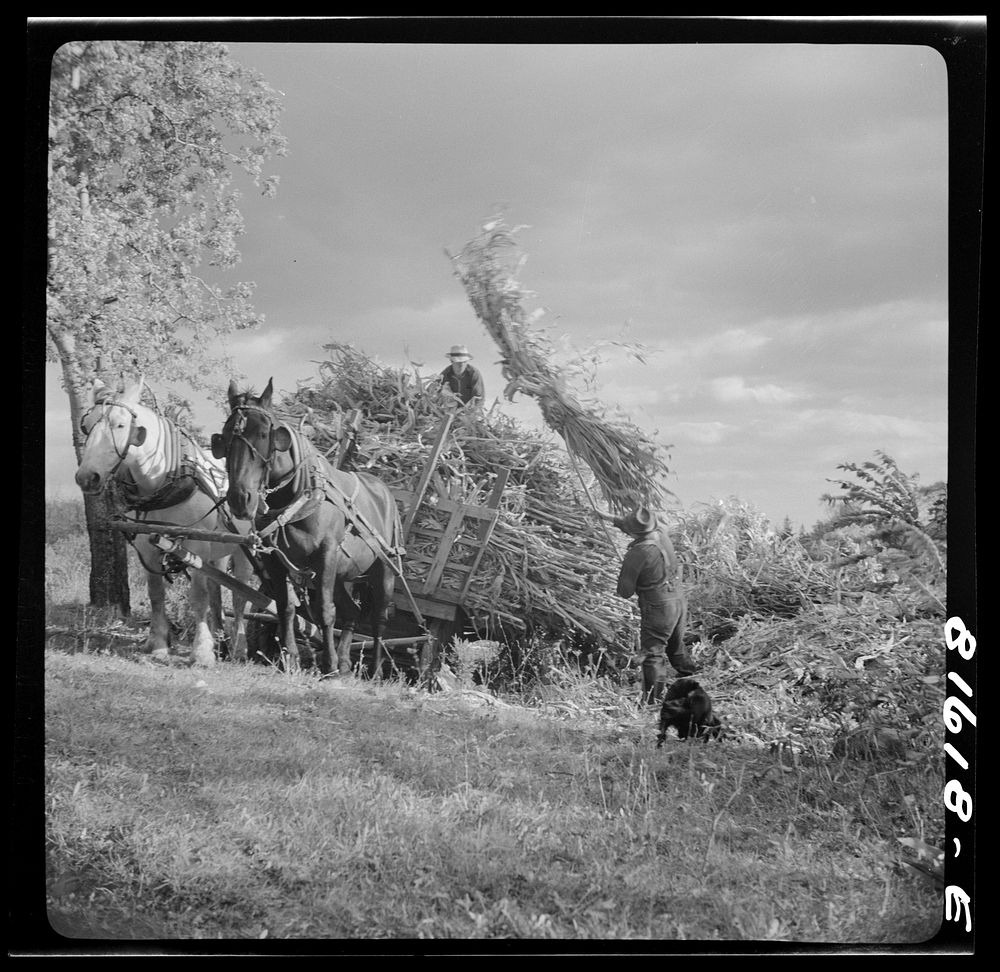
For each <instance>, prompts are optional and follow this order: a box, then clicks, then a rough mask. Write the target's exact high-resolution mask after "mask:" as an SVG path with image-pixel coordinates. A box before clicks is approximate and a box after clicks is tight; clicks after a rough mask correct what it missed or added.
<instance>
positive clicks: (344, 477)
mask: <svg viewBox="0 0 1000 972" xmlns="http://www.w3.org/2000/svg"><path fill="white" fill-rule="evenodd" d="M272 394H273V379H272V380H269V381H268V383H267V387H266V388H265V389H264V392H263V394H262V395H260V396H259V397H255V396H254V394H253V393H252V392H250V391H244V392H240V391H238V390H237V388H236V385H235V384H234V383H232V382H230V385H229V408H230V415H229V418H228V419H227V420H226V424H225V425H224V426H223V430H222V432H221V433H220V434H217V435H214V436H212V452H213V454H214V455H215V456H216V457H217V458H225V460H226V470H227V472H228V476H229V491H228V493H227V494H226V498H227V501H228V503H229V505H230V509H231V510H232V512H233V515H234V516H237V517H240V518H241V519H243V518H245V519H250V520H253V523H254V528H255V530H257V532H258V535H259V536H260V538H261V539H262V541H263V540H266V542H267V545H266V546H264V547H262V548H261V550H260V553H261V555H262V558H263V561H264V567H265V571H266V573H267V578H268V581H269V586H270V588H271V590H270V593H271V596H272V597H274V600H275V603H276V605H277V608H278V637H279V639H280V641H281V644H282V646H283V647H284V648H285V650H286V651H287V652H288V654H289V659H290V661H291V663H292V665H293V666H295V665H298V663H299V653H298V649H297V646H296V643H295V613H296V604H295V596H294V595H293V594H290V592H289V582H291V584H292V587H293V589H294V588H300V589H301V588H307V589H308V591H309V595H308V599H307V605H306V606H307V608H308V612H309V616H310V618H309V619H310V620H311V621H312V622H313V623H314V624H315V625H317V626H318V627H319V628H320V630H321V631H322V637H323V647H322V649H321V650H320V652H319V657H318V662H319V668H320V671H321V672H322V673H323V674H324V675H326V674H329V673H330V672H331V671H332V670H333V659H334V657H336V659H337V668H338V671H339V672H340V674H347V673H349V672H350V670H351V655H350V651H351V637H352V634H353V631H354V626H355V624H356V623H357V621H358V614H359V611H358V609H357V606H356V605H355V603H354V600H353V599H352V597H351V595H350V593H349V591H348V589H347V587H346V586H345V585H346V584H349V583H352V582H354V581H359V580H364V581H366V582H367V583H368V585H369V587H370V588H371V590H372V594H373V602H374V603H373V608H372V614H373V617H372V637H373V641H374V643H375V673H376V674H377V675H378V674H381V670H382V659H383V649H382V636H383V633H384V631H385V625H386V622H387V620H388V616H389V609H390V605H391V604H392V590H393V583H394V575H393V569H392V567H391V566H390V558H392V557H398V556H399V554H400V553H401V549H400V548H399V547H397V544H398V542H399V537H400V533H401V531H400V522H399V511H398V510H397V508H396V501H395V499H394V498H393V495H392V493H391V492H390V490H389V489H388V487H386V486H385V485H384V484H383V483H381V482H379V480H377V479H376V478H375V477H374V476H371V475H369V474H368V473H350V472H344V471H342V470H339V469H334V468H333V467H332V466H331V465H330V464H329V463H328V462H327V461H326V459H324V458H323V456H321V455H320V454H319V453H318V452H316V450H315V449H314V448H313V446H312V444H311V443H310V442H309V441H308V440H307V439H305V438H304V437H302V436H301V435H299V433H298V432H297V431H296V430H295V429H293V428H292V427H291V426H290V425H287V424H285V423H284V422H282V420H281V419H280V417H279V416H278V415H276V414H275V411H274V409H273V406H272V404H271V396H272ZM338 615H342V620H341V621H340V626H341V630H342V636H341V639H340V645H339V646H338V645H337V644H336V636H335V631H334V627H335V624H336V622H337V620H338Z"/></svg>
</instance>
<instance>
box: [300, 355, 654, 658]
mask: <svg viewBox="0 0 1000 972" xmlns="http://www.w3.org/2000/svg"><path fill="white" fill-rule="evenodd" d="M324 351H325V352H326V353H327V358H326V359H325V360H323V361H322V362H319V363H318V376H317V378H315V379H312V380H309V381H307V382H304V383H301V384H300V387H299V388H298V390H297V391H296V392H295V393H293V394H286V395H285V397H284V400H283V402H282V404H281V410H282V411H283V412H284V413H286V414H287V415H288V416H289V417H291V418H292V419H294V420H296V421H298V422H299V423H300V425H301V427H302V430H303V432H304V433H305V434H306V435H308V436H309V437H310V438H311V439H312V441H313V442H314V444H315V445H316V446H317V447H318V448H319V450H320V451H321V452H323V453H325V454H326V455H327V456H328V457H329V458H331V459H335V458H337V457H338V456H339V455H340V454H341V453H342V451H343V445H342V442H343V439H342V436H341V431H342V429H343V428H345V426H346V423H347V422H348V421H349V420H350V419H351V418H352V417H353V418H354V419H355V423H356V425H355V428H356V433H355V434H354V436H353V443H354V444H353V446H352V447H351V448H350V450H349V451H348V453H347V455H346V456H345V457H344V459H345V462H344V468H348V469H356V470H366V471H368V472H371V473H372V474H374V475H375V476H377V477H378V478H379V479H380V480H381V481H382V482H384V483H385V484H386V485H387V486H389V487H393V488H396V489H399V490H409V489H412V488H413V487H414V484H415V482H416V480H417V479H418V478H419V476H420V473H421V471H422V470H423V468H424V466H425V464H426V462H427V459H428V457H429V456H430V454H431V450H432V446H433V443H434V440H435V437H436V434H437V431H438V429H439V428H440V427H441V425H442V423H443V421H444V419H445V417H446V416H449V415H451V416H452V425H451V430H450V432H449V435H448V438H447V441H446V443H445V446H444V449H443V451H442V452H441V455H440V457H439V459H438V463H437V468H436V472H435V474H434V476H433V478H432V481H431V489H430V490H429V492H428V495H429V497H430V500H429V502H425V503H424V504H422V505H421V507H420V512H419V517H418V520H417V523H418V525H419V526H421V527H423V528H424V529H423V532H424V533H433V532H434V530H435V529H443V526H444V521H445V519H446V517H445V516H444V515H443V514H438V513H437V512H436V510H435V508H434V498H433V497H434V496H435V495H437V496H444V497H447V498H450V499H454V500H457V501H459V502H462V503H464V504H482V503H483V502H484V500H485V498H486V497H487V496H488V495H489V494H490V492H491V491H492V489H493V486H494V484H495V482H496V479H497V475H498V473H499V471H500V470H501V469H507V470H509V474H508V476H509V478H508V481H507V486H506V488H505V490H504V493H503V496H502V499H501V502H500V506H499V516H498V519H497V523H496V526H495V528H494V531H493V533H492V536H491V537H490V540H489V542H488V544H487V545H486V549H485V553H484V555H483V557H482V560H481V561H480V564H479V568H478V570H477V572H476V574H475V577H474V579H473V581H472V584H471V586H470V588H469V590H468V591H467V592H466V594H465V596H464V598H463V605H464V607H465V609H466V613H467V614H468V615H469V616H470V617H472V618H474V619H477V621H481V622H483V630H482V631H481V635H482V636H487V635H488V636H489V637H501V638H504V639H506V638H507V637H508V636H515V637H516V636H520V635H521V634H523V633H525V632H526V631H531V632H545V633H547V634H552V635H555V636H557V637H565V639H566V640H567V641H568V642H577V643H596V644H598V645H600V646H601V647H605V648H607V649H608V650H611V651H615V650H620V651H626V650H628V651H630V650H631V648H632V638H633V634H632V632H633V630H634V626H633V609H632V608H631V607H630V605H629V603H628V602H626V601H624V600H622V599H621V598H619V597H617V595H616V594H615V584H616V579H617V574H618V569H619V567H620V563H621V549H622V544H623V540H624V538H621V539H619V538H618V537H617V536H613V535H612V534H611V533H610V532H609V531H608V530H607V529H606V528H605V527H604V526H603V525H602V524H601V523H600V522H599V521H598V520H597V519H596V518H595V517H594V516H593V515H592V514H591V513H590V512H589V510H588V506H587V505H586V503H585V495H584V494H583V492H582V487H583V486H584V484H585V481H584V482H581V481H580V479H579V478H578V477H577V476H576V475H575V471H574V470H572V469H571V468H570V464H569V461H568V459H567V457H566V454H565V452H564V451H563V450H562V449H561V448H560V447H559V445H558V443H557V442H556V441H554V440H553V439H552V437H551V435H550V434H548V433H545V432H540V431H536V430H533V429H529V428H527V427H525V426H523V425H521V424H520V423H519V422H517V420H515V419H514V418H512V417H511V416H509V415H507V414H505V413H504V412H503V411H502V410H501V409H500V408H498V407H497V406H494V407H493V408H491V409H489V410H485V411H484V410H482V409H468V408H457V409H456V407H455V402H454V398H453V397H452V396H449V395H448V394H447V393H444V392H442V391H441V388H440V382H439V377H438V375H436V374H432V375H422V374H420V372H419V371H418V370H417V368H416V366H412V367H411V368H410V369H409V370H407V369H398V368H393V367H387V366H385V365H383V364H381V363H379V362H377V361H375V360H373V359H372V358H370V357H368V356H367V355H366V354H365V353H363V352H362V351H360V350H358V349H356V348H354V347H353V346H351V345H348V344H341V343H331V344H327V345H325V346H324ZM435 521H437V522H436V523H435ZM466 524H467V525H466V526H465V527H463V530H464V532H463V533H462V534H460V535H459V536H458V537H457V538H456V540H455V542H454V544H453V545H452V550H451V552H450V554H449V559H448V563H449V568H451V569H450V570H446V571H445V574H444V575H443V577H442V584H443V585H444V586H445V587H453V588H458V587H459V585H461V584H464V577H463V574H462V572H461V571H460V570H457V569H455V568H457V567H460V566H461V565H463V564H467V563H468V562H469V561H470V560H471V558H472V554H473V552H474V550H475V546H474V543H473V541H474V537H473V531H474V529H475V526H476V525H475V523H474V522H473V521H471V520H469V521H466ZM436 552H437V551H436V549H428V550H423V549H421V548H420V546H419V544H418V543H416V542H414V543H413V544H412V545H411V544H410V542H409V541H408V545H407V558H406V560H405V561H404V569H405V572H406V575H407V577H408V578H410V579H412V580H416V581H419V580H421V579H422V577H423V576H424V573H425V572H426V570H427V565H428V564H429V562H430V561H432V560H433V558H434V555H435V554H436Z"/></svg>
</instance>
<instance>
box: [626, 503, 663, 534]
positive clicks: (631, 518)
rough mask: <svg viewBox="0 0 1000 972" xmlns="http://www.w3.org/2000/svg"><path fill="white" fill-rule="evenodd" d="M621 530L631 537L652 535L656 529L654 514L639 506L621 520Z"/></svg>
mask: <svg viewBox="0 0 1000 972" xmlns="http://www.w3.org/2000/svg"><path fill="white" fill-rule="evenodd" d="M620 525H621V528H622V530H624V531H625V532H626V533H631V534H632V535H633V536H641V535H642V534H644V533H652V532H653V531H654V530H655V529H656V514H655V513H653V512H652V511H651V510H647V509H646V507H645V506H640V507H639V509H637V510H636V511H635V512H634V513H627V514H626V515H625V516H623V517H622V518H621V524H620Z"/></svg>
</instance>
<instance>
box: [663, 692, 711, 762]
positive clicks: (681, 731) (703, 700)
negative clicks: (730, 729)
mask: <svg viewBox="0 0 1000 972" xmlns="http://www.w3.org/2000/svg"><path fill="white" fill-rule="evenodd" d="M670 726H673V727H674V728H675V729H676V730H677V735H678V736H679V737H680V738H681V739H687V738H688V736H694V737H695V738H699V739H714V738H716V737H717V736H718V735H719V734H720V733H721V732H722V723H721V722H720V721H719V720H718V719H717V718H716V716H715V715H714V714H713V712H712V700H711V699H710V698H709V697H708V693H707V692H706V691H705V690H704V689H703V688H702V687H701V686H700V685H699V684H698V683H697V682H696V681H695V680H694V679H693V678H679V679H677V681H676V682H674V684H673V685H671V686H670V688H668V689H667V694H666V695H665V696H664V697H663V705H662V706H661V708H660V731H659V733H657V736H656V748H657V749H659V748H660V747H661V746H662V745H663V740H664V739H666V738H667V729H669V728H670Z"/></svg>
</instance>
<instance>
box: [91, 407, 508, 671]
mask: <svg viewBox="0 0 1000 972" xmlns="http://www.w3.org/2000/svg"><path fill="white" fill-rule="evenodd" d="M359 417H360V413H358V412H354V413H353V414H352V415H350V416H348V420H347V421H346V422H345V423H344V426H343V432H342V437H341V440H340V443H339V446H338V447H337V456H336V457H335V459H334V460H333V461H334V464H335V465H336V466H338V467H339V466H340V464H341V463H342V462H343V460H344V457H345V456H346V455H347V454H348V452H349V446H350V439H351V437H352V436H353V435H355V434H356V430H357V425H358V420H359ZM451 424H452V416H451V415H449V416H447V417H446V418H445V419H444V421H443V422H442V424H441V426H440V427H439V428H438V431H437V434H436V436H435V438H434V442H433V444H432V446H431V450H430V454H429V456H428V458H427V460H426V462H425V463H424V466H423V468H422V470H421V472H420V475H419V477H418V478H417V481H416V483H415V485H414V487H413V488H412V489H406V488H401V487H392V488H391V491H392V493H393V496H394V497H395V499H396V502H397V504H398V505H399V507H400V512H401V516H402V529H403V545H404V547H405V548H406V549H407V550H408V551H409V550H410V549H411V547H412V548H416V549H418V550H419V551H421V552H413V553H408V554H407V556H406V560H407V561H408V562H410V563H413V564H414V565H415V566H418V567H419V568H420V570H421V577H420V579H419V580H417V579H414V578H407V577H406V576H405V574H401V573H400V571H399V568H398V566H397V565H396V564H395V563H393V562H392V561H391V558H388V557H385V558H384V559H385V560H386V562H387V563H389V564H390V566H391V567H392V569H393V571H394V573H395V574H396V582H395V589H394V593H393V603H394V608H395V612H394V618H393V621H392V633H393V634H394V635H398V636H392V637H388V638H385V639H384V640H383V642H382V644H383V647H384V649H385V651H386V653H387V654H388V655H389V656H390V658H392V660H393V664H396V661H397V658H398V659H399V661H401V662H403V663H404V664H407V665H409V666H411V667H412V666H413V665H414V662H416V666H417V667H418V670H419V672H420V675H421V677H423V676H424V675H427V674H429V673H430V672H432V671H433V668H434V667H435V664H436V661H437V659H438V656H439V652H440V646H441V645H442V644H444V643H446V642H447V640H448V638H450V637H451V635H452V634H453V633H454V632H455V630H456V626H457V625H458V623H459V612H460V610H461V609H462V607H463V603H464V599H465V596H466V594H467V592H468V590H469V588H470V585H471V583H472V580H473V578H474V577H475V575H476V571H477V570H478V568H479V565H480V563H481V561H482V558H483V554H484V553H485V551H486V546H487V544H488V543H489V540H490V537H491V536H492V534H493V529H494V527H495V525H496V521H497V517H498V515H499V505H500V499H501V497H502V496H503V491H504V489H505V487H506V485H507V479H508V476H509V474H510V470H509V469H505V468H501V469H500V470H499V471H498V473H497V478H496V481H495V482H494V484H493V488H492V490H491V492H490V494H489V496H488V498H487V499H486V501H485V503H482V504H476V503H465V502H462V501H460V500H458V499H456V498H454V497H452V496H451V495H450V491H449V488H448V484H447V483H446V482H445V481H444V479H443V478H442V476H441V475H440V473H439V471H438V468H437V467H438V461H439V459H440V456H441V452H442V450H443V449H444V446H445V443H446V442H447V438H448V433H449V432H450V430H451ZM331 451H332V450H331ZM110 526H111V527H112V529H115V530H119V531H121V532H122V533H126V534H133V535H135V534H149V535H150V540H151V542H152V543H153V545H154V546H156V547H157V548H158V549H159V550H161V551H162V552H163V555H164V559H165V560H166V561H167V562H168V563H170V564H171V565H172V566H174V567H176V569H178V570H183V569H187V570H198V571H201V572H202V573H204V574H205V575H207V576H208V577H210V578H211V579H212V580H214V581H216V583H218V584H220V585H221V586H223V587H226V588H228V589H229V590H231V591H234V592H235V593H238V594H240V595H242V596H243V597H245V598H246V599H247V602H248V605H249V607H250V610H248V611H247V612H246V617H247V618H248V619H251V620H256V621H259V622H262V623H264V624H275V623H276V620H277V614H276V607H275V603H274V601H273V599H272V598H271V597H270V596H269V595H267V594H266V593H264V592H263V591H261V590H258V589H257V588H254V587H251V586H249V585H248V584H244V583H243V582H242V581H239V580H237V579H236V578H235V577H232V576H230V575H229V574H227V573H226V572H225V571H223V570H220V569H218V568H217V567H214V566H213V565H212V564H208V563H205V562H204V561H203V560H202V559H201V558H200V557H198V556H197V555H196V554H194V553H192V552H191V551H190V550H188V549H187V548H186V547H185V546H184V541H186V540H209V541H213V542H215V543H227V544H234V545H240V546H244V547H249V548H250V549H251V550H253V548H254V547H255V546H256V545H257V544H258V539H257V536H256V534H254V533H249V534H242V533H225V532H219V531H212V530H200V529H195V528H190V527H178V526H174V525H172V524H171V525H167V524H162V523H161V524H158V523H156V522H150V521H145V522H132V521H125V520H121V521H114V522H112V523H111V524H110ZM354 527H355V528H356V529H357V528H360V529H366V527H365V525H364V524H363V523H358V522H355V523H354ZM428 551H431V552H430V553H429V552H428ZM254 567H255V570H257V572H258V575H259V573H260V572H259V569H258V568H257V565H256V564H254ZM261 579H262V580H263V578H261ZM298 612H299V618H298V630H299V633H300V635H304V636H305V637H307V638H309V639H310V640H312V641H314V642H318V641H319V636H320V631H319V629H318V628H317V627H316V625H314V624H313V623H312V622H311V621H310V620H309V619H308V618H307V617H305V616H303V614H302V613H301V605H300V607H299V609H298ZM334 630H335V632H336V634H337V636H338V637H339V636H340V634H341V631H340V630H339V629H334ZM372 646H373V641H372V637H371V634H368V635H365V634H363V633H357V632H356V633H355V634H354V637H353V640H352V644H351V649H352V661H357V660H361V659H362V658H363V657H364V653H365V651H366V649H369V648H371V647H372ZM400 652H403V654H404V655H405V656H407V657H406V659H405V660H404V659H403V658H401V657H400V656H399V653H400ZM355 654H356V658H355ZM418 655H419V658H417V656H418ZM397 667H398V666H397Z"/></svg>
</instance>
